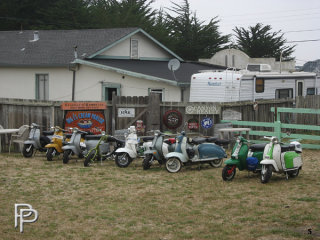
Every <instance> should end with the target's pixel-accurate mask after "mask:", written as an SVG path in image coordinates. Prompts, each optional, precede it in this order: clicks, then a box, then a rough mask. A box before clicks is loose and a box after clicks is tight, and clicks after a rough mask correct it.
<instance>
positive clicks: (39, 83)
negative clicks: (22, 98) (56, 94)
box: [36, 74, 49, 100]
mask: <svg viewBox="0 0 320 240" xmlns="http://www.w3.org/2000/svg"><path fill="white" fill-rule="evenodd" d="M36 99H37V100H49V74H36Z"/></svg>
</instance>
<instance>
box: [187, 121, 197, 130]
mask: <svg viewBox="0 0 320 240" xmlns="http://www.w3.org/2000/svg"><path fill="white" fill-rule="evenodd" d="M188 129H190V130H197V129H199V122H198V120H197V119H194V118H192V119H189V120H188Z"/></svg>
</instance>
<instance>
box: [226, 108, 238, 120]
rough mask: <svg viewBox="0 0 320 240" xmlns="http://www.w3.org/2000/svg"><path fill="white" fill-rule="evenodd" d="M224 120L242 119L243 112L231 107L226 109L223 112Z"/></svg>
mask: <svg viewBox="0 0 320 240" xmlns="http://www.w3.org/2000/svg"><path fill="white" fill-rule="evenodd" d="M222 119H223V120H242V117H241V112H237V111H234V110H231V109H227V110H224V111H223V112H222Z"/></svg>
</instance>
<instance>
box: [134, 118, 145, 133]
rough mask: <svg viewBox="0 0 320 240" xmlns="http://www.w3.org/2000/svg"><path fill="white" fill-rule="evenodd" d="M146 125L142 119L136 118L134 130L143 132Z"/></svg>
mask: <svg viewBox="0 0 320 240" xmlns="http://www.w3.org/2000/svg"><path fill="white" fill-rule="evenodd" d="M145 128H146V126H145V125H144V124H143V121H142V120H137V122H136V130H137V132H139V133H144V131H145Z"/></svg>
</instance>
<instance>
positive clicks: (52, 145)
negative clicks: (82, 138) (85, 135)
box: [45, 143, 63, 153]
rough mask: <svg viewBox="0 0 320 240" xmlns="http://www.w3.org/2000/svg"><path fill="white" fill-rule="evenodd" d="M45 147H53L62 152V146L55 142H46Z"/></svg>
mask: <svg viewBox="0 0 320 240" xmlns="http://www.w3.org/2000/svg"><path fill="white" fill-rule="evenodd" d="M45 148H55V149H56V150H57V151H58V152H59V153H61V152H63V150H62V148H61V147H60V146H59V145H58V144H56V143H50V144H47V145H45Z"/></svg>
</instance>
